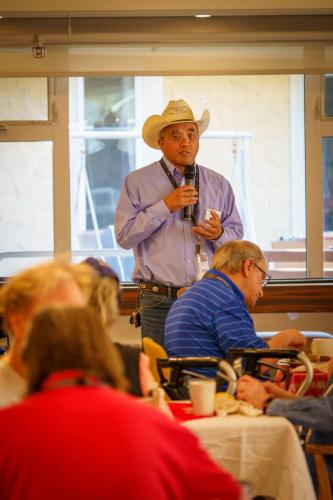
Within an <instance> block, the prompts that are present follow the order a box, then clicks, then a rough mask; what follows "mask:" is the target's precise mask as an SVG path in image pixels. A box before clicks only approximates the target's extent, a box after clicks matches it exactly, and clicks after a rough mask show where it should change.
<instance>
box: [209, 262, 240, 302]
mask: <svg viewBox="0 0 333 500" xmlns="http://www.w3.org/2000/svg"><path fill="white" fill-rule="evenodd" d="M209 272H211V273H213V274H216V275H217V276H220V277H221V278H223V279H224V280H225V281H226V282H227V283H228V284H229V285H230V287H231V288H232V290H233V291H234V292H235V294H236V295H237V297H238V298H239V299H240V300H241V301H242V302H244V298H245V297H244V295H243V294H242V292H241V291H240V289H239V288H238V286H237V285H235V283H234V282H233V281H232V280H231V279H230V278H229V276H227V275H226V274H224V273H222V272H221V271H218V270H217V269H210V270H209Z"/></svg>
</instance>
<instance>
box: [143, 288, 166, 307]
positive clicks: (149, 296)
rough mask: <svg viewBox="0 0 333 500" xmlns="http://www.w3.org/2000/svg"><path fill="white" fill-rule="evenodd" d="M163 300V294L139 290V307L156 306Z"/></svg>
mask: <svg viewBox="0 0 333 500" xmlns="http://www.w3.org/2000/svg"><path fill="white" fill-rule="evenodd" d="M163 302H164V296H163V295H160V294H158V293H155V292H147V291H144V292H143V291H140V308H142V309H145V308H152V307H158V306H159V305H161V304H162V303H163Z"/></svg>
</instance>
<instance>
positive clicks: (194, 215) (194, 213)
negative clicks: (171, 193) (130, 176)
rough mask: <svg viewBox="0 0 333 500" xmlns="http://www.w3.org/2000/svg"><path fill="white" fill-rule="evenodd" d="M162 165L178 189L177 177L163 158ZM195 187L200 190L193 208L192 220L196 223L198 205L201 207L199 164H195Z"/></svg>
mask: <svg viewBox="0 0 333 500" xmlns="http://www.w3.org/2000/svg"><path fill="white" fill-rule="evenodd" d="M160 165H161V167H162V168H163V170H164V172H165V173H166V175H167V177H168V178H169V181H170V182H171V184H172V185H173V187H174V188H175V189H177V188H178V187H179V185H178V183H177V181H176V179H175V178H174V176H173V175H172V174H171V172H170V170H169V169H168V167H167V166H166V164H165V161H164V160H163V158H161V159H160ZM194 187H195V189H196V190H197V192H198V201H197V202H196V203H195V205H193V210H192V222H193V224H194V225H195V224H196V222H197V217H198V207H199V169H198V167H197V165H196V166H195V180H194Z"/></svg>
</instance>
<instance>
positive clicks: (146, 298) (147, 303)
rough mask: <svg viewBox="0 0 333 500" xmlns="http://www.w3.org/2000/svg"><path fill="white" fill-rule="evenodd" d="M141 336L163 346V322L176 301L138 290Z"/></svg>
mask: <svg viewBox="0 0 333 500" xmlns="http://www.w3.org/2000/svg"><path fill="white" fill-rule="evenodd" d="M139 297H140V315H141V336H142V337H150V338H152V339H153V340H154V341H155V342H157V343H158V344H160V345H161V346H163V345H164V322H165V319H166V317H167V314H168V312H169V310H170V307H171V306H172V304H173V303H174V301H175V300H176V299H172V298H169V297H167V296H166V295H160V294H158V293H155V292H148V291H147V290H140V295H139Z"/></svg>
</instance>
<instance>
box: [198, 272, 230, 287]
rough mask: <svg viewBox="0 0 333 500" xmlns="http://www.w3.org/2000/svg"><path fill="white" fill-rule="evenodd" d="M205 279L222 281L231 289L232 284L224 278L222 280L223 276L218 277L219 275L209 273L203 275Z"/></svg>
mask: <svg viewBox="0 0 333 500" xmlns="http://www.w3.org/2000/svg"><path fill="white" fill-rule="evenodd" d="M203 278H208V279H210V280H218V281H222V283H224V284H225V285H226V286H227V287H229V288H231V286H230V284H229V283H228V282H227V281H226V280H225V279H224V278H221V276H217V274H214V273H211V272H209V271H208V272H207V273H205V274H204V275H203Z"/></svg>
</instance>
